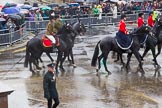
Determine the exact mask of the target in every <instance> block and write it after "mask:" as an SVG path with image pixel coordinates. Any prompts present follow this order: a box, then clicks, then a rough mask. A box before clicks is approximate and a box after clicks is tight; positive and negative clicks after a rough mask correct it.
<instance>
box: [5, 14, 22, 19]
mask: <svg viewBox="0 0 162 108" xmlns="http://www.w3.org/2000/svg"><path fill="white" fill-rule="evenodd" d="M8 18H11V19H13V20H20V19H21V16H20V15H15V14H13V15H9V16H8Z"/></svg>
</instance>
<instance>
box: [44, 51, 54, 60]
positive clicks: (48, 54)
mask: <svg viewBox="0 0 162 108" xmlns="http://www.w3.org/2000/svg"><path fill="white" fill-rule="evenodd" d="M46 55H47V56H48V57H49V58H50V60H51V62H53V61H54V60H53V58H52V57H51V55H50V53H48V52H46Z"/></svg>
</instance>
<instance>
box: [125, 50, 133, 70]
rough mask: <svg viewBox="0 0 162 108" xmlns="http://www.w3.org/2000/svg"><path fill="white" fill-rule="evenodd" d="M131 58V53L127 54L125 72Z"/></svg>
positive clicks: (128, 67)
mask: <svg viewBox="0 0 162 108" xmlns="http://www.w3.org/2000/svg"><path fill="white" fill-rule="evenodd" d="M131 57H132V53H128V55H127V64H126V70H127V72H128V70H129V69H130V65H129V62H130V60H131Z"/></svg>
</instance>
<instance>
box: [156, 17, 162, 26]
mask: <svg viewBox="0 0 162 108" xmlns="http://www.w3.org/2000/svg"><path fill="white" fill-rule="evenodd" d="M155 25H156V27H158V26H162V15H159V16H158V17H157V19H156V21H155Z"/></svg>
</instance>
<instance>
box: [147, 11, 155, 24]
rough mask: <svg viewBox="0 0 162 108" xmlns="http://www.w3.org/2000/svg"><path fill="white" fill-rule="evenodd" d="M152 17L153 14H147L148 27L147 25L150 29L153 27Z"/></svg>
mask: <svg viewBox="0 0 162 108" xmlns="http://www.w3.org/2000/svg"><path fill="white" fill-rule="evenodd" d="M152 15H153V12H150V13H149V17H148V19H147V22H148V25H149V26H150V27H153V26H154V20H153V18H152Z"/></svg>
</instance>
